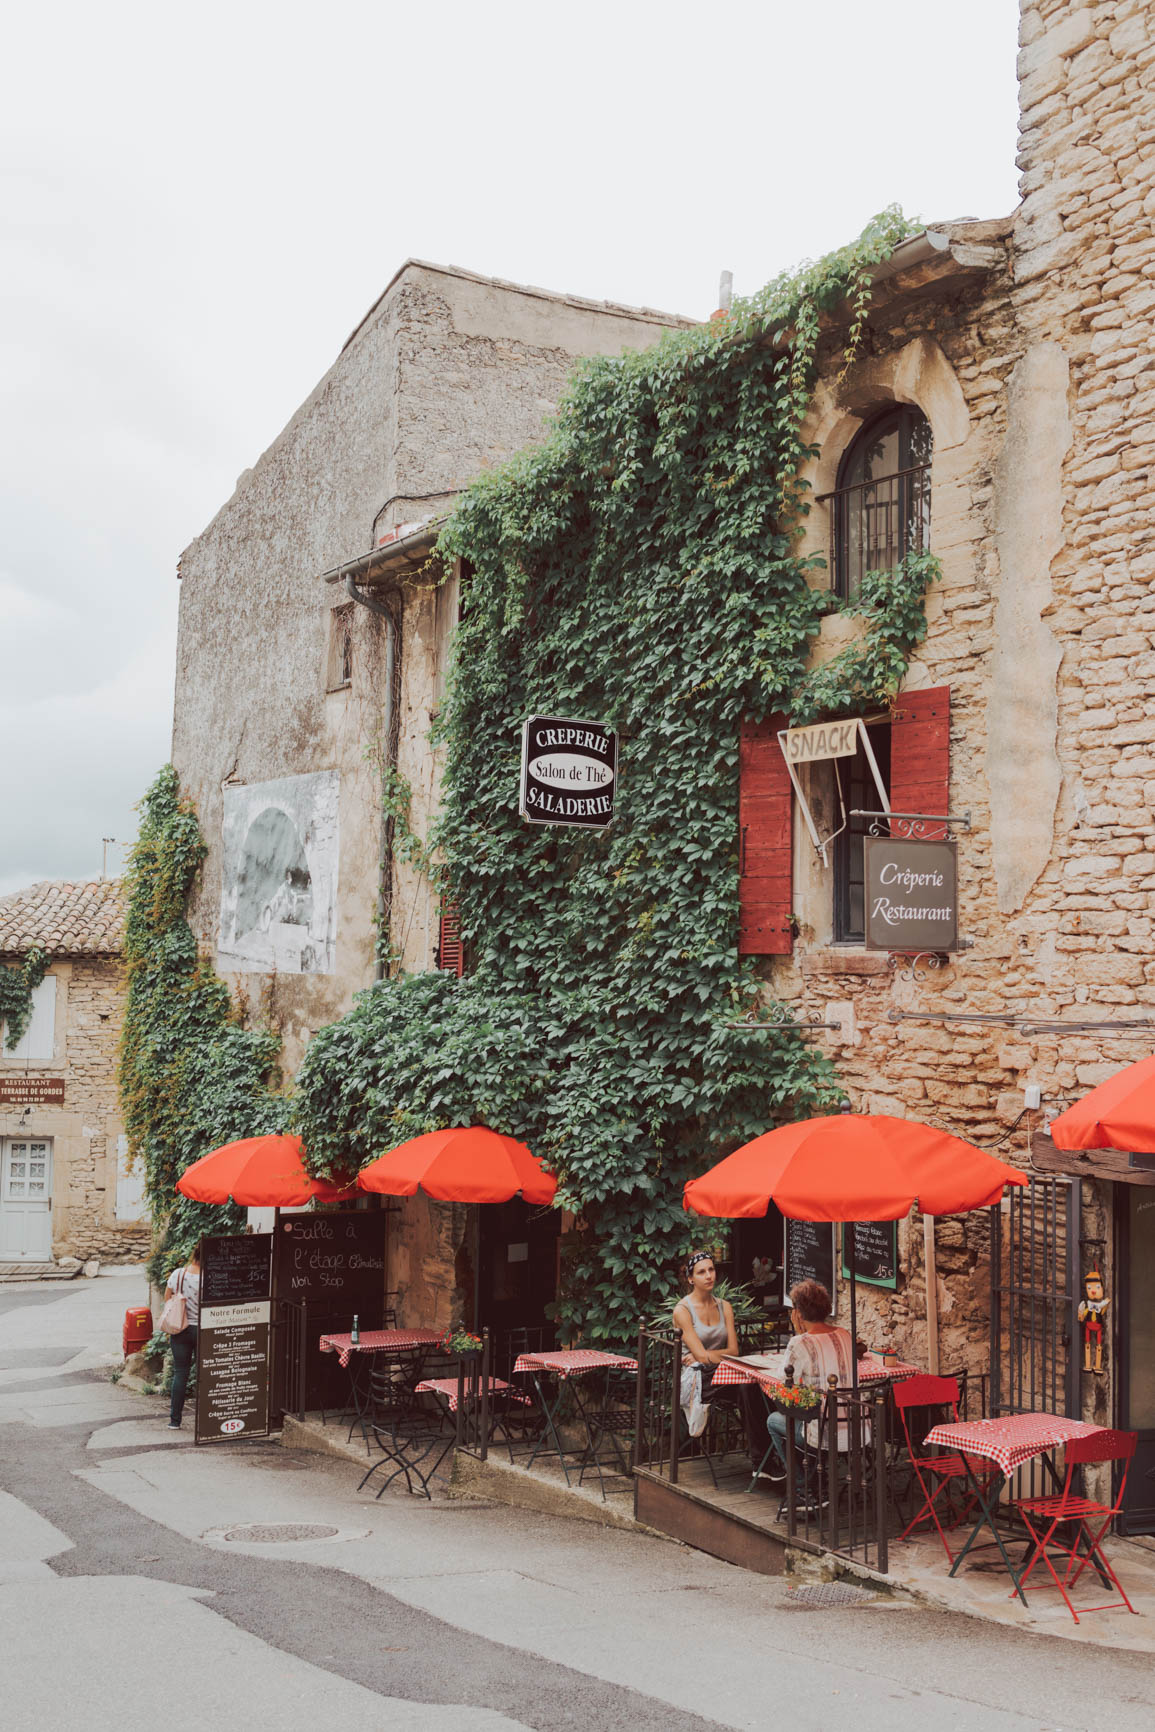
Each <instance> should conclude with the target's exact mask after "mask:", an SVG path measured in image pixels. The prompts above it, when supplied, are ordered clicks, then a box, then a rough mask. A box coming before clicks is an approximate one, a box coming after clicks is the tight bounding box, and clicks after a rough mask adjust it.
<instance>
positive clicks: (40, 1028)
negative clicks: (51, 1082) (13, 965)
mask: <svg viewBox="0 0 1155 1732" xmlns="http://www.w3.org/2000/svg"><path fill="white" fill-rule="evenodd" d="M55 1054H56V976H55V975H54V974H46V975H45V977H44V979H43V980H42V981H41V982H40V985H39V986H38V987H36V989H35V990H34V992H33V994H32V1014H31V1016H30V1017H29V1019H28V1022H27V1024H26V1025H25V1028H24V1033H23V1034H22V1035H21V1036H20V1039H19V1040H18V1041H17V1043H16V1045H15V1046H13V1047H10V1046H9V1045H8V1025H7V1024H6V1023H5V1022H4V1021H3V1020H0V1061H2V1060H6V1059H11V1060H13V1061H15V1062H18V1063H20V1064H51V1063H52V1060H53V1058H54V1057H55Z"/></svg>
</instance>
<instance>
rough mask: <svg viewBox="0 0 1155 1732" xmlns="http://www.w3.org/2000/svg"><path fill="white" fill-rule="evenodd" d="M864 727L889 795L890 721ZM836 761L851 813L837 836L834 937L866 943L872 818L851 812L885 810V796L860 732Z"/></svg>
mask: <svg viewBox="0 0 1155 1732" xmlns="http://www.w3.org/2000/svg"><path fill="white" fill-rule="evenodd" d="M866 732H867V737H868V739H869V740H870V746H871V750H872V751H873V753H874V758H875V762H876V763H877V765H878V773H879V775H880V776H881V778H882V785H883V787H884V788H886V789H887V791H888V797H889V789H890V723H889V722H880V723H877V724H876V725H875V726H874V727H872V728H867V730H866ZM835 766H836V770H837V773H838V777H839V780H840V784H841V792H842V803H843V806H844V807H845V810H846V814H847V816H846V827H845V829H843V830H842V831H841V832H840V833H839V834H838V835H837V836H836V837H835V839H834V942H835V943H836V944H862V943H864V942H865V939H866V892H865V878H866V872H865V856H864V853H863V848H862V843H863V839H864V837H865V836H866V834H867V831H868V829H869V826H870V822H871V821H870V819H869V818H852V817H850V813H851V812H881V811H882V802H881V800H880V799H879V797H878V787H877V785H876V783H875V780H874V772H873V771H872V769H871V767H870V760H869V759H868V757H867V755H866V750H865V748H864V747H863V744H862V740H861V738H860V739H859V742H858V750H857V751H856V752H855V754H854V756H853V758H842V759H835ZM840 821H841V818H840Z"/></svg>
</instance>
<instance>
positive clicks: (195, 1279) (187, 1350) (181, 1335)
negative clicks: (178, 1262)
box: [164, 1245, 201, 1431]
mask: <svg viewBox="0 0 1155 1732" xmlns="http://www.w3.org/2000/svg"><path fill="white" fill-rule="evenodd" d="M164 1291H165V1299H166V1300H167V1299H170V1298H171V1297H172V1296H173V1295H174V1294H177V1293H179V1294H180V1296H181V1298H182V1299H183V1300H184V1303H185V1326H184V1328H183V1329H181V1330H180V1331H179V1332H178V1333H177V1334H176V1335H170V1336H169V1340H170V1342H171V1343H172V1404H171V1406H170V1407H169V1413H168V1428H169V1430H170V1431H179V1430H180V1422H181V1415H182V1414H183V1413H184V1398H185V1392H186V1391H187V1389H188V1379H189V1372H190V1371H191V1370H192V1362H193V1360H194V1359H195V1358H196V1351H197V1326H198V1324H199V1323H200V1315H201V1248H200V1246H199V1245H198V1246H197V1247H196V1250H195V1251H194V1252H193V1254H192V1256H191V1257H190V1258H189V1260H188V1262H187V1263H185V1264H184V1265H183V1266H182V1267H181V1268H179V1269H174V1270H173V1272H172V1274H171V1275H170V1276H169V1278H168V1284H167V1286H166V1287H165V1290H164Z"/></svg>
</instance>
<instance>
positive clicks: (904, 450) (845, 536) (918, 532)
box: [818, 404, 934, 596]
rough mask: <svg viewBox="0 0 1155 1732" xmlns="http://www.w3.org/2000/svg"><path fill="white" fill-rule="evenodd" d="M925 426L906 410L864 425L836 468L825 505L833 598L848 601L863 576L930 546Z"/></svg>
mask: <svg viewBox="0 0 1155 1732" xmlns="http://www.w3.org/2000/svg"><path fill="white" fill-rule="evenodd" d="M933 449H934V439H933V436H932V434H931V429H930V422H929V421H928V420H927V418H926V416H925V415H923V414H922V413H921V411H920V410H918V409H914V408H912V407H910V406H909V405H906V404H904V405H901V406H899V407H896V408H891V409H888V410H886V411H885V413H883V414H881V415H876V416H875V417H874V419H873V420H871V421H869V422H867V424H866V426H865V427H863V429H862V431H861V432H860V433H859V434H858V435H857V437H856V438H855V439H854V440H853V442H852V443H851V445H850V446H849V448H848V450H847V452H846V454H845V456H844V457H843V459H842V462H841V464H840V465H839V469H838V485H837V487H836V488H835V490H834V492H833V493H825V494H823V495H822V496H821V498H820V499H819V501H818V503H819V504H825V505H828V506H829V507H830V570H831V584H832V587H833V589H834V591H835V593H836V594H838V595H841V596H854V595H857V594H858V591H859V589H860V587H861V585H862V579H863V577H864V576H865V575H866V573H867V572H868V571H891V570H892V569H893V568H894V567H895V566H896V565H898V563H899V562H900V560H902V559H903V558H904V557H905V555H906V554H908V553H922V552H925V550H926V549H927V547H928V546H929V544H930V461H931V455H932V453H933Z"/></svg>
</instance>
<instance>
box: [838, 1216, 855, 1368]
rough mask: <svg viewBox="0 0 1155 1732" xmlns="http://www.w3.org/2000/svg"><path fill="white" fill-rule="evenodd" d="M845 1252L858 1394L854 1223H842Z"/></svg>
mask: <svg viewBox="0 0 1155 1732" xmlns="http://www.w3.org/2000/svg"><path fill="white" fill-rule="evenodd" d="M842 1241H843V1250H844V1252H845V1255H846V1267H847V1268H848V1269H849V1270H850V1357H851V1360H852V1361H853V1365H854V1371H853V1379H854V1383H853V1388H854V1393H855V1395H857V1394H858V1288H857V1286H856V1285H855V1281H854V1253H855V1248H856V1247H855V1236H854V1222H853V1221H843V1223H842Z"/></svg>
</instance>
